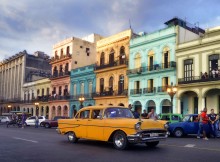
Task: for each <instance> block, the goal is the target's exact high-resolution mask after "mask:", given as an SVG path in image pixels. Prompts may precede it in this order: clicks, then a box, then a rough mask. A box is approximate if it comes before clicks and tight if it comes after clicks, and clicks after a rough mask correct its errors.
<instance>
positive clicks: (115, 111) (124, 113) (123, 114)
mask: <svg viewBox="0 0 220 162" xmlns="http://www.w3.org/2000/svg"><path fill="white" fill-rule="evenodd" d="M104 118H134V116H133V114H132V112H131V110H129V109H126V108H107V109H106V110H105V114H104Z"/></svg>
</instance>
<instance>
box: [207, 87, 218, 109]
mask: <svg viewBox="0 0 220 162" xmlns="http://www.w3.org/2000/svg"><path fill="white" fill-rule="evenodd" d="M204 98H205V107H207V109H208V112H207V113H210V110H211V109H214V112H215V113H219V112H220V89H217V88H215V89H209V90H208V91H206V92H205V93H204Z"/></svg>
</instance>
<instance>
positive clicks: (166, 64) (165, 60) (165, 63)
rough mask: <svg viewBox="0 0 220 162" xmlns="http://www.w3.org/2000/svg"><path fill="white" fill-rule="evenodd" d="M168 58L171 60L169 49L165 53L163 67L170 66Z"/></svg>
mask: <svg viewBox="0 0 220 162" xmlns="http://www.w3.org/2000/svg"><path fill="white" fill-rule="evenodd" d="M168 60H169V56H168V51H166V52H165V53H164V55H163V62H164V64H163V68H168V67H169V66H168V64H169V63H168Z"/></svg>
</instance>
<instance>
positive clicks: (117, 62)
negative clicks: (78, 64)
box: [95, 59, 128, 70]
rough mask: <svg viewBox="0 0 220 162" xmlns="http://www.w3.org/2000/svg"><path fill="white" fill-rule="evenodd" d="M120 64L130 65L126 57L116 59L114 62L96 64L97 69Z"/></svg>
mask: <svg viewBox="0 0 220 162" xmlns="http://www.w3.org/2000/svg"><path fill="white" fill-rule="evenodd" d="M119 65H128V60H126V59H124V60H116V61H114V62H112V63H108V64H102V65H96V66H95V70H100V69H105V68H110V67H115V66H119Z"/></svg>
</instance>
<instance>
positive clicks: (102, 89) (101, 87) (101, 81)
mask: <svg viewBox="0 0 220 162" xmlns="http://www.w3.org/2000/svg"><path fill="white" fill-rule="evenodd" d="M99 88H100V93H103V92H104V78H101V79H100V87H99Z"/></svg>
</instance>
